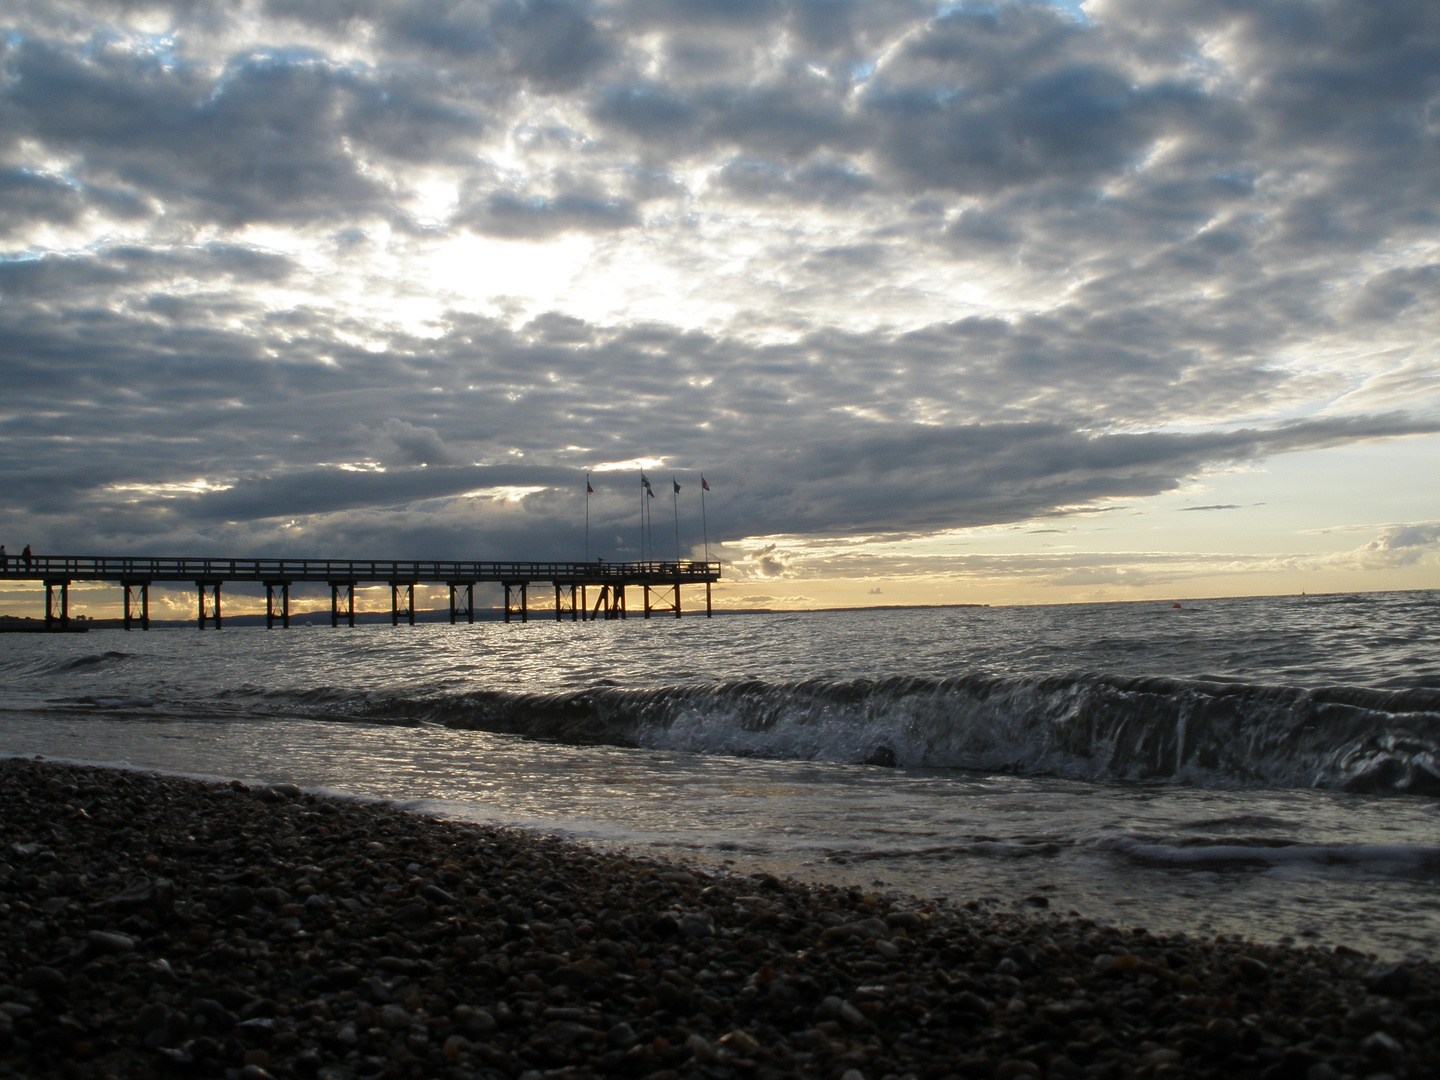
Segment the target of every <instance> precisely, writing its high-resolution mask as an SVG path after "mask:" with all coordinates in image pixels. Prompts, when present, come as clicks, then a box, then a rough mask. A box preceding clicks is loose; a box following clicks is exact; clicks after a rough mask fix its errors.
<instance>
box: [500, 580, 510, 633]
mask: <svg viewBox="0 0 1440 1080" xmlns="http://www.w3.org/2000/svg"><path fill="white" fill-rule="evenodd" d="M501 584H502V585H504V587H505V621H506V622H507V623H508V622H509V621H510V583H509V582H508V581H504V582H501Z"/></svg>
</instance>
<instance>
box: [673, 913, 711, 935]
mask: <svg viewBox="0 0 1440 1080" xmlns="http://www.w3.org/2000/svg"><path fill="white" fill-rule="evenodd" d="M679 929H680V936H681V937H682V938H686V939H694V938H702V937H712V936H713V935H714V933H715V919H714V917H713V916H711V915H710V914H708V913H707V912H703V911H692V912H689V913H687V914H685V915H683V916H681V918H680V925H679Z"/></svg>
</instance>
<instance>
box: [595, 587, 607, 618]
mask: <svg viewBox="0 0 1440 1080" xmlns="http://www.w3.org/2000/svg"><path fill="white" fill-rule="evenodd" d="M602 607H603V608H604V609H605V618H607V619H608V618H610V586H609V585H601V586H600V591H599V592H598V593H596V594H595V607H594V609H593V610H592V611H591V612H590V621H591V622H594V621H595V620H596V619H598V618H599V617H600V609H601V608H602Z"/></svg>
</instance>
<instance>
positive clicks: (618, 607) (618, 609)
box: [610, 585, 625, 619]
mask: <svg viewBox="0 0 1440 1080" xmlns="http://www.w3.org/2000/svg"><path fill="white" fill-rule="evenodd" d="M610 617H611V618H612V619H623V618H625V586H624V585H616V586H615V607H614V614H613V615H611V616H610Z"/></svg>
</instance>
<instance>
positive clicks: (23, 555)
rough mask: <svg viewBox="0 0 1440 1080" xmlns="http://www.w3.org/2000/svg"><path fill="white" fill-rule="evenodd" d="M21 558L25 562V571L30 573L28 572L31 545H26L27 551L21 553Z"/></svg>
mask: <svg viewBox="0 0 1440 1080" xmlns="http://www.w3.org/2000/svg"><path fill="white" fill-rule="evenodd" d="M20 557H21V558H22V559H24V560H25V569H26V570H27V571H28V570H29V569H30V545H29V544H26V545H25V550H24V551H22V552H21V553H20Z"/></svg>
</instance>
